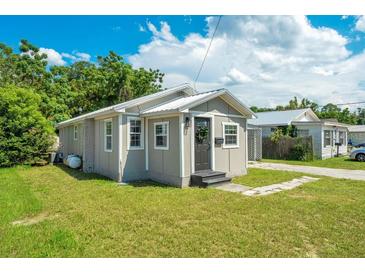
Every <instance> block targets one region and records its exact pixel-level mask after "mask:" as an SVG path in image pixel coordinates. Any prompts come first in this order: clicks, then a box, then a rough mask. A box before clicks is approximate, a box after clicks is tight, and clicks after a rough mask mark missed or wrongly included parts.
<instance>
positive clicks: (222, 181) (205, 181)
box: [202, 177, 232, 187]
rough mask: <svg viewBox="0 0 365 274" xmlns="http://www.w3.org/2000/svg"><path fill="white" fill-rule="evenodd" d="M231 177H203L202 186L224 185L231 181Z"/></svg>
mask: <svg viewBox="0 0 365 274" xmlns="http://www.w3.org/2000/svg"><path fill="white" fill-rule="evenodd" d="M231 179H232V178H230V177H220V178H213V179H210V178H209V179H203V181H202V186H203V187H217V186H222V185H224V184H229V183H231Z"/></svg>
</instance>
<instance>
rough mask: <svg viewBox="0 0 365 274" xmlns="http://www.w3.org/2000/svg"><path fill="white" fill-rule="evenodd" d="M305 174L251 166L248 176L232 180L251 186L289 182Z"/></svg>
mask: <svg viewBox="0 0 365 274" xmlns="http://www.w3.org/2000/svg"><path fill="white" fill-rule="evenodd" d="M303 175H305V174H303V173H299V172H289V171H281V170H265V169H259V168H250V169H249V171H248V174H247V175H246V176H241V177H236V178H233V179H232V182H233V183H236V184H241V185H245V186H250V187H261V186H267V185H272V184H277V183H282V182H287V181H290V180H292V179H295V178H299V177H302V176H303Z"/></svg>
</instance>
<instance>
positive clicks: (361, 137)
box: [349, 125, 365, 145]
mask: <svg viewBox="0 0 365 274" xmlns="http://www.w3.org/2000/svg"><path fill="white" fill-rule="evenodd" d="M350 140H351V143H352V144H353V145H358V144H364V143H365V125H359V126H349V141H350Z"/></svg>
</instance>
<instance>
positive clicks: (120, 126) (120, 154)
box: [118, 114, 123, 182]
mask: <svg viewBox="0 0 365 274" xmlns="http://www.w3.org/2000/svg"><path fill="white" fill-rule="evenodd" d="M118 133H119V136H118V137H119V138H118V162H119V182H121V181H122V177H123V174H122V172H123V158H122V157H123V152H122V150H123V114H119V115H118Z"/></svg>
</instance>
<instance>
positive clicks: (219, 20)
mask: <svg viewBox="0 0 365 274" xmlns="http://www.w3.org/2000/svg"><path fill="white" fill-rule="evenodd" d="M221 19H222V15H220V16H219V18H218V22H217V25H216V26H215V29H214V32H213V34H212V38H211V39H210V42H209V45H208V48H207V51H206V53H205V56H204V59H203V62H202V64H201V66H200V68H199V71H198V74H197V75H196V77H195V80H194V89H195V90H196V82H197V81H198V79H199V76H200V73H201V72H202V69H203V66H204V63H205V60H206V59H207V56H208V53H209V50H210V46H211V45H212V43H213V40H214V36H215V33H216V32H217V29H218V26H219V23H220V22H221Z"/></svg>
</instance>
